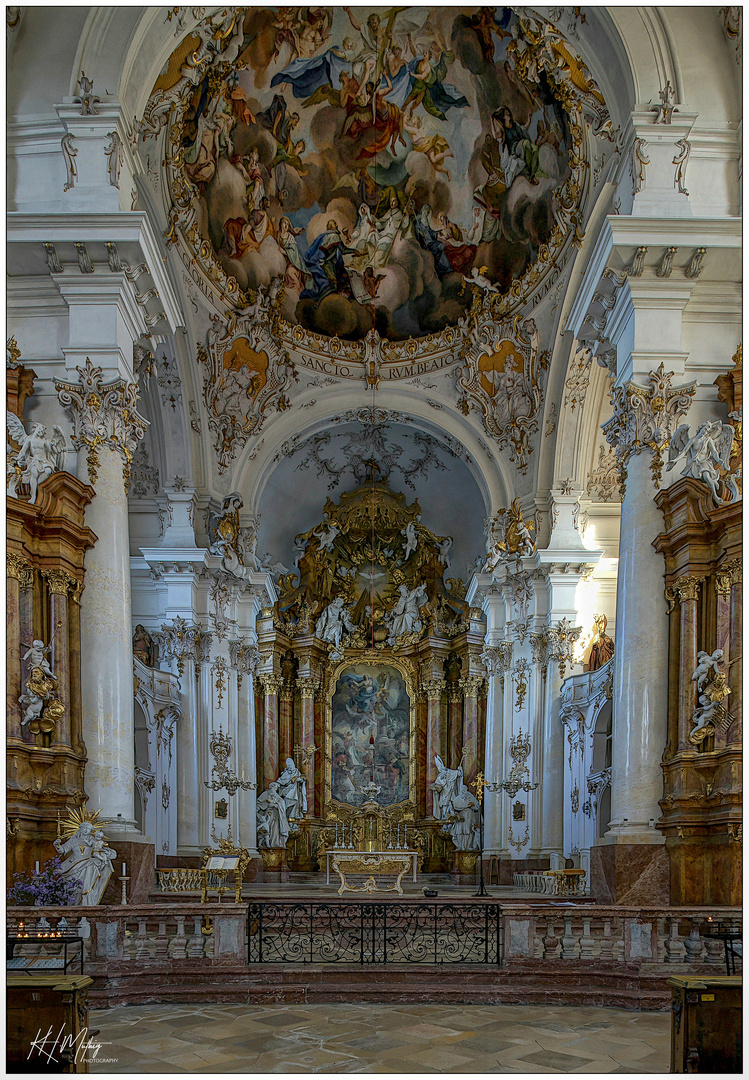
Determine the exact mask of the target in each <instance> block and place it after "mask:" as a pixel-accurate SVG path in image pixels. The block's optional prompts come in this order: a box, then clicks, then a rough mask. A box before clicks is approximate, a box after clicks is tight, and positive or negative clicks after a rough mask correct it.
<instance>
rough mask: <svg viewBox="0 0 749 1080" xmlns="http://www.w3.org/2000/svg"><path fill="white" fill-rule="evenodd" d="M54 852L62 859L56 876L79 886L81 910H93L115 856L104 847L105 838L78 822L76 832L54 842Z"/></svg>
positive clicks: (113, 851)
mask: <svg viewBox="0 0 749 1080" xmlns="http://www.w3.org/2000/svg"><path fill="white" fill-rule="evenodd" d="M54 846H55V850H56V851H58V852H59V853H60V854H61V855H65V856H66V858H65V859H64V860H63V863H62V866H61V867H60V872H61V874H62V875H63V877H66V878H78V879H79V880H80V881H82V882H83V889H82V890H81V895H80V898H79V899H78V900H77V901H76V903H77V904H81V905H82V906H83V907H94V906H95V905H96V904H98V903H99V901H100V900H101V898H102V895H103V893H104V890H105V889H106V887H107V882H108V881H109V879H110V877H111V876H112V871H113V869H114V867H113V865H112V859H114V858H116V856H117V852H116V851H115V850H114V849H113V848H111V847H108V846H107V842H106V838H105V837H104V836H103V835H102V833H101V831H100V830H98V829H96V828H95V827H94V825H92V824H91V822H90V821H83V822H81V824H80V826H79V827H78V831H77V832H75V833H74V834H73V835H72V836H71V837H69V838H68V839H67V840H55V843H54Z"/></svg>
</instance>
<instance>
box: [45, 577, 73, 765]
mask: <svg viewBox="0 0 749 1080" xmlns="http://www.w3.org/2000/svg"><path fill="white" fill-rule="evenodd" d="M42 577H43V578H44V580H45V581H46V583H47V590H48V592H49V616H50V620H49V621H50V634H51V637H52V652H51V654H50V661H51V667H52V670H53V671H54V673H55V678H56V679H57V690H56V696H57V698H58V699H59V700H60V701H61V702H62V703H63V705H64V706H65V712H64V714H63V716H62V717H61V718H60V721H59V723H58V725H57V729H56V731H55V736H54V742H55V743H59V744H61V745H62V746H70V745H71V715H70V710H71V705H72V697H71V692H70V670H71V663H70V621H69V620H70V606H69V605H70V600H69V599H68V592H69V591H70V590H71V589H72V588H74V587H75V579H74V578H72V577H71V576H70V574H67V573H65V571H64V570H42Z"/></svg>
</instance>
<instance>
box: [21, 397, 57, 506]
mask: <svg viewBox="0 0 749 1080" xmlns="http://www.w3.org/2000/svg"><path fill="white" fill-rule="evenodd" d="M6 424H7V427H8V432H9V434H10V437H11V438H12V439H13V441H14V442H16V443H18V445H19V446H20V447H21V449H20V450H19V451H18V453H17V454H16V453H15V452H14V451H13V450H12V448H11V447H10V445H9V447H8V451H9V453H8V459H9V460H8V494H9V495H12V496H13V498H17V497H18V487H19V485H20V484H28V485H29V488H30V496H29V501H30V502H32V503H35V502H36V497H37V493H38V489H39V484H41V482H42V480H46V479H47V477H48V476H51V475H52V473H53V472H58V471H59V470H60V469H62V466H63V462H64V460H65V435H64V433H63V430H62V428H59V427H58V426H57V425H56V424H55V426H54V428H53V435H52V438H51V439H49V438H47V429H46V427H45V426H44V424H34V425H33V426H32V429H31V433H28V432H27V431H26V428H25V427H24V426H23V423H22V421H21V420H19V418H18V417H17V416H16V414H15V413H12V412H9V413H7V414H6Z"/></svg>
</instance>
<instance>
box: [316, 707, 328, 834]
mask: <svg viewBox="0 0 749 1080" xmlns="http://www.w3.org/2000/svg"><path fill="white" fill-rule="evenodd" d="M315 746H316V747H317V753H316V754H315V756H314V758H313V761H314V763H315V814H316V816H317V817H322V816H323V815H324V813H325V753H326V748H325V700H324V698H322V697H321V696H320V694H319V693H318V694H317V696H316V697H315ZM327 752H328V753H329V752H330V749H329V748H328V750H327Z"/></svg>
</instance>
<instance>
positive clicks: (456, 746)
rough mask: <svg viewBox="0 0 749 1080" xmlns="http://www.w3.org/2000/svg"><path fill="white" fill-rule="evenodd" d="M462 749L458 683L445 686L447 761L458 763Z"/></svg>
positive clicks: (461, 702)
mask: <svg viewBox="0 0 749 1080" xmlns="http://www.w3.org/2000/svg"><path fill="white" fill-rule="evenodd" d="M462 748H463V690H462V688H461V686H460V683H459V682H454V683H448V684H447V760H448V762H454V761H460V754H461V750H462Z"/></svg>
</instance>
